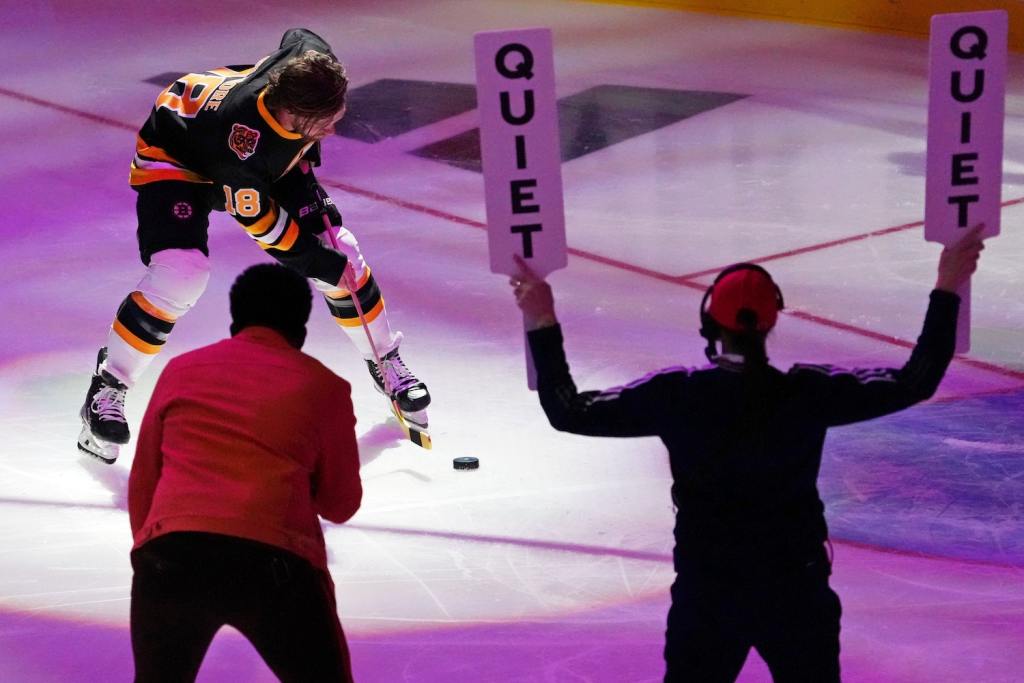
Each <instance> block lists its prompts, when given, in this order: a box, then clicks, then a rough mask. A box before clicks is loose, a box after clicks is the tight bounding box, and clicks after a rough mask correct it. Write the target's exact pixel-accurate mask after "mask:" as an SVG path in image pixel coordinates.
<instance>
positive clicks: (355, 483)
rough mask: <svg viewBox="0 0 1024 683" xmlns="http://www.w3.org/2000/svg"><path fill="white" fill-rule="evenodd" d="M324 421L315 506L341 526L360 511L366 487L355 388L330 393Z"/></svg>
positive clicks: (314, 474) (345, 386)
mask: <svg viewBox="0 0 1024 683" xmlns="http://www.w3.org/2000/svg"><path fill="white" fill-rule="evenodd" d="M329 396H331V398H329V399H328V401H327V404H326V407H325V410H324V415H323V417H322V418H321V426H322V427H323V430H322V431H321V439H322V441H321V444H320V460H319V462H318V463H317V467H316V470H315V471H314V473H313V505H314V507H315V509H316V511H317V514H319V515H320V516H321V517H323V518H324V519H326V520H328V521H331V522H334V523H336V524H341V523H342V522H344V521H346V520H348V519H349V518H350V517H352V515H354V514H355V513H356V511H357V510H358V509H359V505H360V504H361V503H362V499H363V485H362V480H361V479H360V478H359V445H358V443H357V442H356V418H355V412H354V410H353V408H352V398H351V389H350V388H349V387H348V385H344V386H343V387H342V388H341V389H340V390H338V391H335V392H332V393H331V394H329Z"/></svg>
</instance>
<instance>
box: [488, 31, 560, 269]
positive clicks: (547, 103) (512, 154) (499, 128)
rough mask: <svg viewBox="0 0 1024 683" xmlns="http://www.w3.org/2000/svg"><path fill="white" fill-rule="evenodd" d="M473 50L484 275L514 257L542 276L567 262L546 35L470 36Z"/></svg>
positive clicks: (504, 33) (551, 68) (510, 266)
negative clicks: (486, 257) (486, 259)
mask: <svg viewBox="0 0 1024 683" xmlns="http://www.w3.org/2000/svg"><path fill="white" fill-rule="evenodd" d="M474 49H475V53H476V80H477V106H478V107H479V111H480V155H481V161H482V163H483V172H484V191H485V193H486V202H487V233H488V246H489V248H490V260H491V271H492V272H495V273H506V274H510V275H511V274H513V273H515V272H516V267H515V264H514V262H513V260H512V256H513V255H514V254H519V255H521V256H523V258H525V259H526V260H527V262H528V263H529V264H530V267H531V268H533V270H534V271H536V272H537V273H538V274H539V275H542V276H543V275H547V274H548V273H550V272H551V271H553V270H557V269H559V268H564V267H565V265H566V263H567V261H568V257H567V254H566V242H565V210H564V207H563V200H562V169H561V148H560V144H559V139H558V113H557V103H556V99H555V72H554V59H553V54H552V42H551V31H550V30H548V29H526V30H517V31H489V32H484V33H478V34H476V36H475V38H474Z"/></svg>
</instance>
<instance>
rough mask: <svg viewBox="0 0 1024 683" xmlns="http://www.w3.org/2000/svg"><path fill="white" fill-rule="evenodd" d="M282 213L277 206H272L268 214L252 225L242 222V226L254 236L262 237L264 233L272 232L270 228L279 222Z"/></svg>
mask: <svg viewBox="0 0 1024 683" xmlns="http://www.w3.org/2000/svg"><path fill="white" fill-rule="evenodd" d="M280 215H281V211H280V209H278V208H277V206H273V207H271V209H270V211H268V212H267V215H266V216H264V217H263V218H261V219H259V220H258V221H256V222H255V223H253V224H252V225H245V224H242V228H243V229H245V231H246V232H247V233H249V234H250V235H252V236H253V237H262V236H263V235H265V234H267V233H268V232H270V229H271V228H273V227H274V223H277V217H278V216H280Z"/></svg>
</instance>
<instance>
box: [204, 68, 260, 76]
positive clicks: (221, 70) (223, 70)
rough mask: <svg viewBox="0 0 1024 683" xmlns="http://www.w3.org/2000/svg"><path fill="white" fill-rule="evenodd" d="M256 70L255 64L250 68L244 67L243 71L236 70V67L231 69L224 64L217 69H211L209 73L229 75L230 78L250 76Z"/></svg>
mask: <svg viewBox="0 0 1024 683" xmlns="http://www.w3.org/2000/svg"><path fill="white" fill-rule="evenodd" d="M255 70H256V67H255V66H250V67H249V68H248V69H242V70H241V71H235V70H234V69H229V68H227V67H226V66H222V67H219V68H216V69H210V71H209V73H211V74H217V75H218V76H227V77H228V78H230V77H232V76H248V75H249V74H251V73H252V72H253V71H255Z"/></svg>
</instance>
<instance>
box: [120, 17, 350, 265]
mask: <svg viewBox="0 0 1024 683" xmlns="http://www.w3.org/2000/svg"><path fill="white" fill-rule="evenodd" d="M307 50H315V51H317V52H322V53H326V54H331V55H332V56H333V53H332V52H331V48H330V46H329V45H328V44H327V43H326V42H325V41H324V40H323V39H321V38H320V37H319V36H317V35H316V34H315V33H312V32H311V31H307V30H305V29H292V30H290V31H288V32H287V33H285V35H284V37H283V38H282V40H281V47H280V48H279V49H278V50H277V51H276V52H274V53H272V54H270V55H268V56H267V57H264V58H263V59H261V60H260V61H259V62H258V63H257V64H255V65H253V66H228V67H221V68H217V69H211V70H209V71H205V72H203V73H192V74H185V75H184V76H182V77H180V78H178V79H177V80H176V81H174V83H172V84H171V85H170V86H168V87H167V88H166V89H165V90H164V91H163V92H162V93H160V95H159V97H157V100H156V104H155V105H154V107H153V110H152V112H151V113H150V115H149V119H148V120H147V121H146V123H145V125H144V126H143V127H142V130H141V131H140V132H139V135H138V139H137V143H136V153H135V157H134V159H133V161H132V166H131V174H130V182H131V184H132V186H134V187H139V186H142V185H146V184H148V183H153V182H159V181H165V180H175V181H185V182H191V183H208V184H210V185H211V190H212V192H213V193H214V195H215V196H216V201H215V205H218V206H219V205H220V203H221V202H223V208H224V210H225V211H227V212H228V213H229V214H231V215H232V216H234V218H235V219H237V220H238V222H239V223H241V225H242V227H243V228H244V229H245V231H246V232H247V233H249V235H250V236H251V237H252V238H253V239H254V240H256V242H257V243H258V244H259V246H260V247H262V248H263V249H265V250H268V251H270V252H271V254H272V255H273V256H275V257H276V258H278V259H279V260H281V261H283V262H286V263H288V262H289V257H300V252H301V253H302V255H303V256H302V257H300V258H299V259H298V260H300V261H301V260H303V258H305V259H306V260H308V259H309V257H310V256H311V254H310V253H309V252H310V251H311V250H314V251H315V250H318V249H319V240H318V239H317V238H316V237H315V236H314V235H311V234H306V233H303V231H302V230H300V228H299V224H298V223H297V222H296V221H295V220H294V219H293V218H292V217H290V216H289V215H288V212H287V210H282V206H283V207H284V208H285V209H288V210H291V211H293V212H295V211H296V210H297V208H298V207H304V206H308V205H309V204H310V203H311V202H312V201H313V198H312V197H306V196H293V195H295V194H296V193H300V194H301V193H304V192H305V190H306V188H307V186H308V184H307V183H301V182H283V181H282V179H283V178H284V176H285V175H286V174H287V173H288V171H289V170H291V169H293V168H294V167H295V166H296V164H297V163H298V161H299V160H300V159H302V158H303V156H304V155H309V154H310V153H311V152H316V153H318V150H316V149H313V150H311V148H312V147H313V143H312V142H310V141H308V140H306V139H304V138H303V137H302V136H301V135H300V134H299V133H295V132H291V131H289V130H287V129H285V128H283V127H282V126H281V125H280V123H278V122H277V120H276V119H275V118H274V117H273V116H272V115H271V113H270V111H269V110H268V109H267V106H266V104H265V103H264V91H265V88H266V86H267V80H268V75H269V74H270V73H271V72H272V71H273V70H274V69H276V68H277V67H279V66H281V65H282V64H284V63H285V62H287V61H288V60H289V59H291V58H292V57H295V56H298V55H301V54H302V53H304V52H305V51H307ZM295 173H298V171H297V170H296V171H295ZM293 207H294V208H293ZM314 242H315V244H314ZM288 252H295V253H293V254H290V253H288ZM292 260H295V259H294V258H293V259H292ZM320 260H322V259H320ZM288 264H289V265H293V266H297V269H299V270H300V271H301V270H306V271H309V270H310V268H308V267H305V268H304V267H303V266H304V265H305V266H308V265H309V264H302V263H299V264H296V263H288ZM336 266H337V264H334V267H332V268H330V269H328V270H334V269H336ZM341 266H342V267H344V263H343V262H342V264H341ZM313 270H314V271H317V272H306V273H305V274H307V275H310V276H314V277H321V276H323V277H333V275H334V274H333V272H332V273H330V274H326V275H325V274H324V273H321V272H319V271H318V270H317V269H316V268H313ZM319 270H323V268H320V269H319ZM339 277H340V274H339ZM334 282H337V279H335V280H334Z"/></svg>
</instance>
